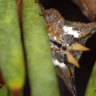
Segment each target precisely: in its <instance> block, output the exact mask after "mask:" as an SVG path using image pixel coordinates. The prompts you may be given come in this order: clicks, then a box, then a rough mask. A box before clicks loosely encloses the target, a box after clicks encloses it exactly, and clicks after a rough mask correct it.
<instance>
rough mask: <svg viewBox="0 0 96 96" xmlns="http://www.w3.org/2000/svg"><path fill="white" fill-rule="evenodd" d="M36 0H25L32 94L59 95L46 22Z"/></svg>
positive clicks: (24, 23) (42, 95)
mask: <svg viewBox="0 0 96 96" xmlns="http://www.w3.org/2000/svg"><path fill="white" fill-rule="evenodd" d="M41 14H42V13H41V8H40V6H39V4H38V2H35V0H23V32H24V43H25V50H26V54H27V63H28V71H29V80H30V84H31V85H30V86H31V92H32V96H59V91H58V85H57V78H56V74H55V70H54V67H53V65H52V62H51V57H52V56H51V51H50V48H49V42H48V36H47V31H46V24H45V20H44V18H43V16H41Z"/></svg>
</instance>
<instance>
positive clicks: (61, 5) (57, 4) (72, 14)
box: [40, 0, 96, 96]
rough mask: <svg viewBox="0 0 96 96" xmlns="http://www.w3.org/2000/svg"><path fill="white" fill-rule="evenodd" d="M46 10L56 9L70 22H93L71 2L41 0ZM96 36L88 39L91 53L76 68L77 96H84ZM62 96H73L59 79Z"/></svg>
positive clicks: (84, 56) (93, 54)
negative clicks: (78, 67)
mask: <svg viewBox="0 0 96 96" xmlns="http://www.w3.org/2000/svg"><path fill="white" fill-rule="evenodd" d="M40 1H41V3H42V5H43V6H44V8H45V9H49V8H55V9H57V10H58V11H59V12H60V13H61V15H62V16H63V17H64V18H65V19H67V20H70V21H76V22H84V23H89V22H91V21H90V20H89V19H88V18H87V17H86V16H84V15H83V14H82V12H81V10H80V9H79V8H78V7H77V6H76V5H75V4H74V3H73V2H72V1H71V0H40ZM94 45H95V46H96V34H94V35H93V36H92V37H91V38H89V39H88V41H87V43H86V46H87V47H88V48H90V49H91V51H90V52H86V53H83V55H82V57H81V59H80V60H79V63H80V69H77V68H76V71H75V77H76V88H77V96H84V94H85V90H86V86H87V83H88V80H89V77H90V74H91V71H92V68H93V65H94V62H95V58H96V47H95V46H94ZM58 81H59V85H60V91H61V96H71V94H70V93H69V92H68V90H67V88H66V87H65V86H64V83H63V81H62V80H61V79H60V78H59V77H58Z"/></svg>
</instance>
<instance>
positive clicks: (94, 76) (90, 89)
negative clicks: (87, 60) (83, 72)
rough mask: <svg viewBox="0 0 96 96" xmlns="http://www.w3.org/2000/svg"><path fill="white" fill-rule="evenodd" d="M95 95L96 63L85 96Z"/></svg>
mask: <svg viewBox="0 0 96 96" xmlns="http://www.w3.org/2000/svg"><path fill="white" fill-rule="evenodd" d="M95 95H96V63H95V65H94V68H93V71H92V73H91V76H90V79H89V83H88V86H87V90H86V93H85V96H95Z"/></svg>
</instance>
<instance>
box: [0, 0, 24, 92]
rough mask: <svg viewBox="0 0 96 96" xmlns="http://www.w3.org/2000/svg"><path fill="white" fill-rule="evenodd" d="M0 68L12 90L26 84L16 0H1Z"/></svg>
mask: <svg viewBox="0 0 96 96" xmlns="http://www.w3.org/2000/svg"><path fill="white" fill-rule="evenodd" d="M0 69H1V71H2V75H3V78H4V82H5V84H6V85H7V86H8V87H9V88H10V90H12V91H18V90H20V89H22V87H23V85H24V77H25V70H24V58H23V50H22V43H21V34H20V29H19V23H18V16H17V8H16V0H0Z"/></svg>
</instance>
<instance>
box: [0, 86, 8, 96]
mask: <svg viewBox="0 0 96 96" xmlns="http://www.w3.org/2000/svg"><path fill="white" fill-rule="evenodd" d="M0 96H8V89H7V88H6V86H5V85H4V86H3V87H2V88H0Z"/></svg>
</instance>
